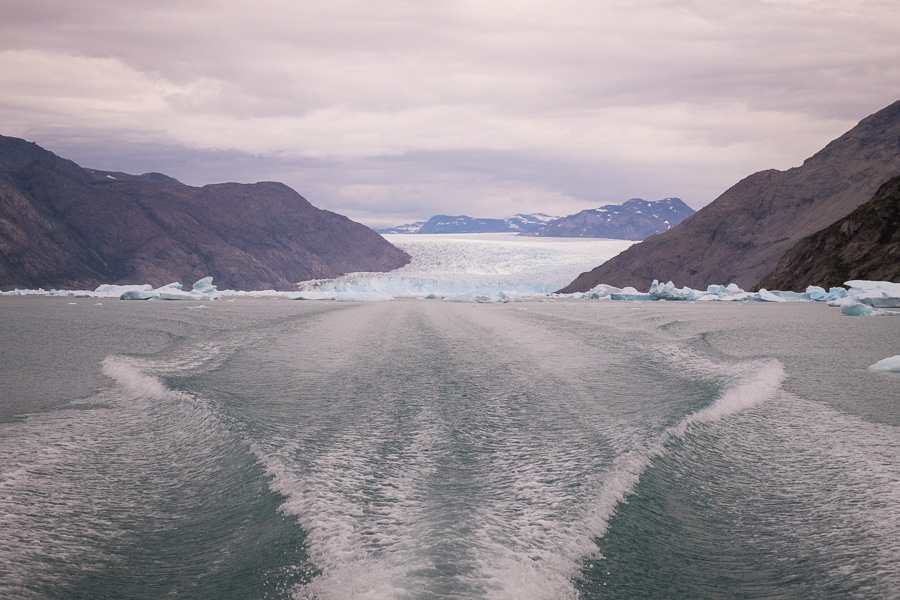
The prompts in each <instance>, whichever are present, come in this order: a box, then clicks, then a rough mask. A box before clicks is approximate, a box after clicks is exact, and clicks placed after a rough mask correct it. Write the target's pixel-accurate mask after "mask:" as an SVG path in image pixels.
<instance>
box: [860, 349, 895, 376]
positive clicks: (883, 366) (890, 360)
mask: <svg viewBox="0 0 900 600" xmlns="http://www.w3.org/2000/svg"><path fill="white" fill-rule="evenodd" d="M866 370H867V371H895V372H898V373H900V354H898V355H896V356H889V357H887V358H884V359H882V360H879V361H878V362H877V363H875V364H874V365H871V366H869V368H867V369H866Z"/></svg>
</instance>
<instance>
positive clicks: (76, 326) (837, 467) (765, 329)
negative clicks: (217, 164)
mask: <svg viewBox="0 0 900 600" xmlns="http://www.w3.org/2000/svg"><path fill="white" fill-rule="evenodd" d="M72 302H73V300H72V299H71V298H53V297H23V298H8V297H7V298H0V319H2V321H0V323H2V325H0V327H2V336H3V337H2V345H0V398H2V400H0V597H3V598H165V597H181V598H216V599H219V598H241V599H243V598H248V599H253V598H310V599H313V598H314V599H319V600H327V599H350V598H398V599H439V598H440V599H444V598H460V599H469V598H496V599H517V600H518V599H530V598H535V599H537V598H544V599H550V598H553V599H556V598H684V599H698V598H729V599H731V598H785V599H788V598H816V599H828V598H834V599H845V598H867V599H871V598H898V597H900V592H898V590H900V375H898V374H895V373H870V372H867V371H866V370H865V368H866V366H868V365H870V364H872V363H874V362H876V361H878V360H880V359H882V358H885V357H886V356H891V355H894V354H900V319H889V318H852V317H842V316H841V315H840V314H839V311H837V310H836V309H829V308H828V307H825V306H821V305H813V304H789V305H760V304H725V303H723V304H699V303H690V304H689V303H644V304H631V303H610V302H596V301H595V302H590V301H582V302H555V303H554V302H546V303H540V302H528V303H516V304H506V305H469V304H452V303H445V302H439V301H393V302H385V303H368V304H340V303H325V302H291V301H271V300H251V299H247V300H240V299H239V300H237V301H234V302H217V303H210V304H205V305H202V306H200V305H196V304H191V303H177V302H171V303H167V302H122V301H103V302H102V304H98V303H97V301H96V300H87V299H79V300H75V301H74V302H75V303H74V304H73V303H72Z"/></svg>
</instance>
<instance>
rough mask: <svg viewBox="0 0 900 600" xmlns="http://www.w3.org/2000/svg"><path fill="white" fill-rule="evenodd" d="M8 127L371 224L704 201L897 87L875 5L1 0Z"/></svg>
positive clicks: (863, 112)
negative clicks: (272, 191)
mask: <svg viewBox="0 0 900 600" xmlns="http://www.w3.org/2000/svg"><path fill="white" fill-rule="evenodd" d="M2 10H3V13H4V15H3V16H4V18H3V19H2V20H0V34H2V35H0V123H2V124H3V125H2V131H0V133H3V134H5V135H16V136H20V137H25V138H27V139H31V140H33V141H37V142H38V143H40V144H42V145H44V146H45V147H47V148H48V149H50V150H53V151H54V152H57V153H58V154H61V155H63V156H66V157H69V158H72V159H73V160H76V161H77V162H79V163H81V164H84V165H85V166H91V167H96V168H102V169H110V170H124V171H131V172H146V171H151V170H157V171H164V172H166V173H168V174H171V175H173V176H175V177H177V178H179V179H181V180H183V181H185V182H186V183H190V184H204V183H210V182H216V181H226V180H232V181H233V180H237V181H257V180H263V179H278V180H281V181H284V182H286V183H288V184H289V185H291V186H292V187H294V188H296V189H297V190H298V191H299V192H300V193H301V194H303V195H305V196H307V197H308V198H309V199H310V200H311V201H312V202H313V203H314V204H316V205H318V206H322V207H324V208H328V209H331V210H335V211H338V212H342V213H344V214H347V215H348V216H351V217H353V218H357V219H360V220H362V221H363V222H367V223H370V224H397V223H398V222H400V221H403V220H412V219H417V218H425V217H428V216H430V215H432V214H435V213H451V214H458V213H467V214H475V215H477V216H486V217H487V216H493V217H502V216H507V215H509V214H512V213H515V212H526V211H527V212H531V211H543V212H549V213H557V214H568V213H571V212H575V211H577V210H581V209H583V208H588V207H592V206H598V205H600V204H605V203H609V202H622V201H624V200H626V199H627V198H629V197H634V196H641V197H644V198H647V199H658V198H662V197H665V196H679V197H681V198H683V199H684V200H685V201H687V202H688V203H689V204H691V205H692V206H694V207H699V206H702V205H704V204H706V203H708V202H709V201H711V200H713V199H714V198H715V197H716V196H717V195H718V194H719V193H721V192H722V191H724V190H725V189H726V188H727V187H728V186H730V185H732V184H733V183H736V182H737V181H738V180H739V179H740V178H742V177H744V176H746V175H748V174H750V173H751V172H753V171H756V170H759V169H763V168H787V167H790V166H794V165H796V164H799V163H800V162H802V160H803V159H804V158H806V157H807V156H809V155H810V154H812V153H813V152H815V151H816V150H818V149H819V148H821V147H822V146H824V145H825V143H827V142H828V141H830V140H831V139H833V138H835V137H837V136H838V135H840V134H841V133H843V132H844V131H846V130H847V129H849V128H850V127H852V126H853V125H854V124H855V123H856V122H857V121H859V120H860V119H861V118H863V117H865V116H867V115H868V114H870V113H872V112H874V111H876V110H878V109H880V108H883V107H884V106H886V105H887V104H889V103H891V102H893V101H894V100H897V99H898V98H900V41H898V39H897V36H896V23H898V22H900V8H898V7H897V5H896V3H894V2H892V1H890V0H887V1H877V0H871V1H868V0H862V1H853V0H850V1H844V2H837V1H832V0H817V1H815V2H812V1H803V0H794V1H791V0H781V1H761V0H742V1H732V0H708V1H707V0H657V1H652V0H650V1H645V2H640V3H635V2H618V1H606V0H601V1H597V0H593V1H591V0H557V1H556V2H553V3H547V2H538V1H534V0H517V1H515V2H513V1H506V0H493V1H492V2H483V1H475V0H469V1H455V2H442V3H431V2H419V1H407V0H385V1H382V2H378V3H371V2H360V1H334V0H332V1H331V2H328V3H324V2H311V1H307V0H302V1H299V2H298V1H296V0H257V1H256V2H253V3H248V2H244V1H236V0H224V1H222V0H220V1H212V0H191V1H174V0H163V1H161V0H155V1H152V2H150V1H141V2H128V3H123V2H118V1H115V0H82V1H80V2H78V3H71V2H58V1H56V0H26V1H20V0H6V2H5V3H4V8H3V9H2Z"/></svg>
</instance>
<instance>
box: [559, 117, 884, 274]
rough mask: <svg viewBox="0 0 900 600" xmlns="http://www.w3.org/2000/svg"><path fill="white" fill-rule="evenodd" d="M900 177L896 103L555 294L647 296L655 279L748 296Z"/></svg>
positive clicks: (756, 177) (740, 186) (743, 184)
mask: <svg viewBox="0 0 900 600" xmlns="http://www.w3.org/2000/svg"><path fill="white" fill-rule="evenodd" d="M897 173H900V102H895V103H894V104H892V105H890V106H888V107H887V108H884V109H882V110H880V111H878V112H877V113H875V114H873V115H871V116H869V117H866V118H865V119H863V120H862V121H860V122H859V124H858V125H857V126H856V127H854V128H853V129H851V130H850V131H848V132H847V133H845V134H844V135H842V136H841V137H839V138H838V139H836V140H834V141H832V142H831V143H829V144H828V145H827V146H825V148H823V149H822V150H820V151H819V152H817V153H816V154H815V155H813V156H812V157H810V158H808V159H807V160H806V161H805V162H804V163H803V164H802V165H801V166H799V167H795V168H792V169H788V170H786V171H777V170H768V171H761V172H759V173H755V174H753V175H751V176H749V177H747V178H746V179H744V180H742V181H740V182H739V183H737V184H736V185H735V186H733V187H732V188H730V189H728V190H726V191H725V192H724V193H723V194H722V195H721V196H719V197H718V198H717V199H716V200H714V201H713V202H712V203H710V204H709V205H707V206H705V207H704V208H702V209H701V210H699V211H697V213H696V214H694V215H693V216H691V217H688V218H687V219H685V220H684V221H683V222H682V223H681V224H679V225H678V226H677V227H673V228H672V229H670V230H669V231H667V232H665V233H661V234H659V235H653V236H650V237H649V238H647V239H646V240H644V241H643V242H641V243H639V244H635V245H634V246H631V247H630V248H629V249H628V250H626V251H624V252H622V253H621V254H619V255H618V256H616V257H615V258H613V259H612V260H610V261H608V262H606V263H604V264H602V265H600V266H599V267H597V268H595V269H593V270H591V271H589V272H587V273H582V274H581V275H580V276H578V278H576V279H575V280H574V281H573V282H572V283H570V284H569V285H568V286H566V287H565V288H563V289H562V290H560V291H564V292H576V291H585V290H588V289H590V288H592V287H594V286H595V285H597V284H599V283H607V284H610V285H615V286H619V287H623V286H635V287H639V288H646V287H647V285H648V284H649V283H650V282H651V281H652V280H653V279H659V280H661V281H667V280H672V281H674V282H676V283H677V285H679V286H683V285H687V286H690V287H693V288H701V289H702V288H704V287H706V286H707V285H709V284H711V283H722V284H725V283H731V282H733V283H736V284H738V285H739V286H740V287H742V288H744V289H750V288H752V287H753V285H754V284H756V283H757V282H758V281H760V280H761V279H762V278H763V277H765V276H766V275H767V274H769V273H771V272H772V271H773V270H774V269H775V267H776V266H777V264H778V260H779V259H780V258H781V256H782V255H783V254H784V253H785V252H786V251H787V250H788V249H790V248H791V247H792V246H794V245H795V244H796V243H797V242H798V241H800V240H801V239H803V238H804V237H806V236H808V235H810V234H812V233H814V232H816V231H819V230H820V229H823V228H825V227H827V226H828V225H830V224H831V223H834V222H835V221H837V220H838V219H840V218H842V217H844V216H846V215H848V214H849V213H850V212H852V211H853V210H854V209H855V208H857V207H858V206H860V205H861V204H863V203H864V202H866V201H867V200H868V199H870V198H871V197H872V195H873V194H874V193H875V191H876V190H877V189H878V188H879V187H880V186H881V185H882V184H883V183H884V182H885V181H887V180H888V179H889V178H891V177H893V176H894V175H896V174H897Z"/></svg>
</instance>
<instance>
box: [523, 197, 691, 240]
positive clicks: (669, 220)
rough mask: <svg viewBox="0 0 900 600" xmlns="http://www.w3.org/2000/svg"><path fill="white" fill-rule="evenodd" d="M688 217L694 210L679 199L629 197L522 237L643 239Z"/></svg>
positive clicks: (551, 223)
mask: <svg viewBox="0 0 900 600" xmlns="http://www.w3.org/2000/svg"><path fill="white" fill-rule="evenodd" d="M692 214H694V209H692V208H691V207H690V206H688V205H687V204H685V203H684V202H682V201H681V200H680V199H679V198H665V199H663V200H657V201H656V202H648V201H647V200H642V199H640V198H632V199H631V200H628V201H626V202H624V203H623V204H621V205H619V204H609V205H606V206H601V207H600V208H592V209H589V210H583V211H581V212H580V213H577V214H574V215H570V216H568V217H562V218H559V219H556V220H554V221H551V222H549V223H547V224H546V225H543V226H542V227H538V228H536V229H532V230H531V231H529V232H527V233H524V234H522V235H531V236H541V237H591V238H612V239H617V240H643V239H644V238H646V237H648V236H651V235H653V234H654V233H662V232H663V231H668V230H669V229H671V228H672V227H674V226H675V225H678V224H679V223H681V222H682V221H683V220H685V219H686V218H688V217H689V216H691V215H692Z"/></svg>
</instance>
